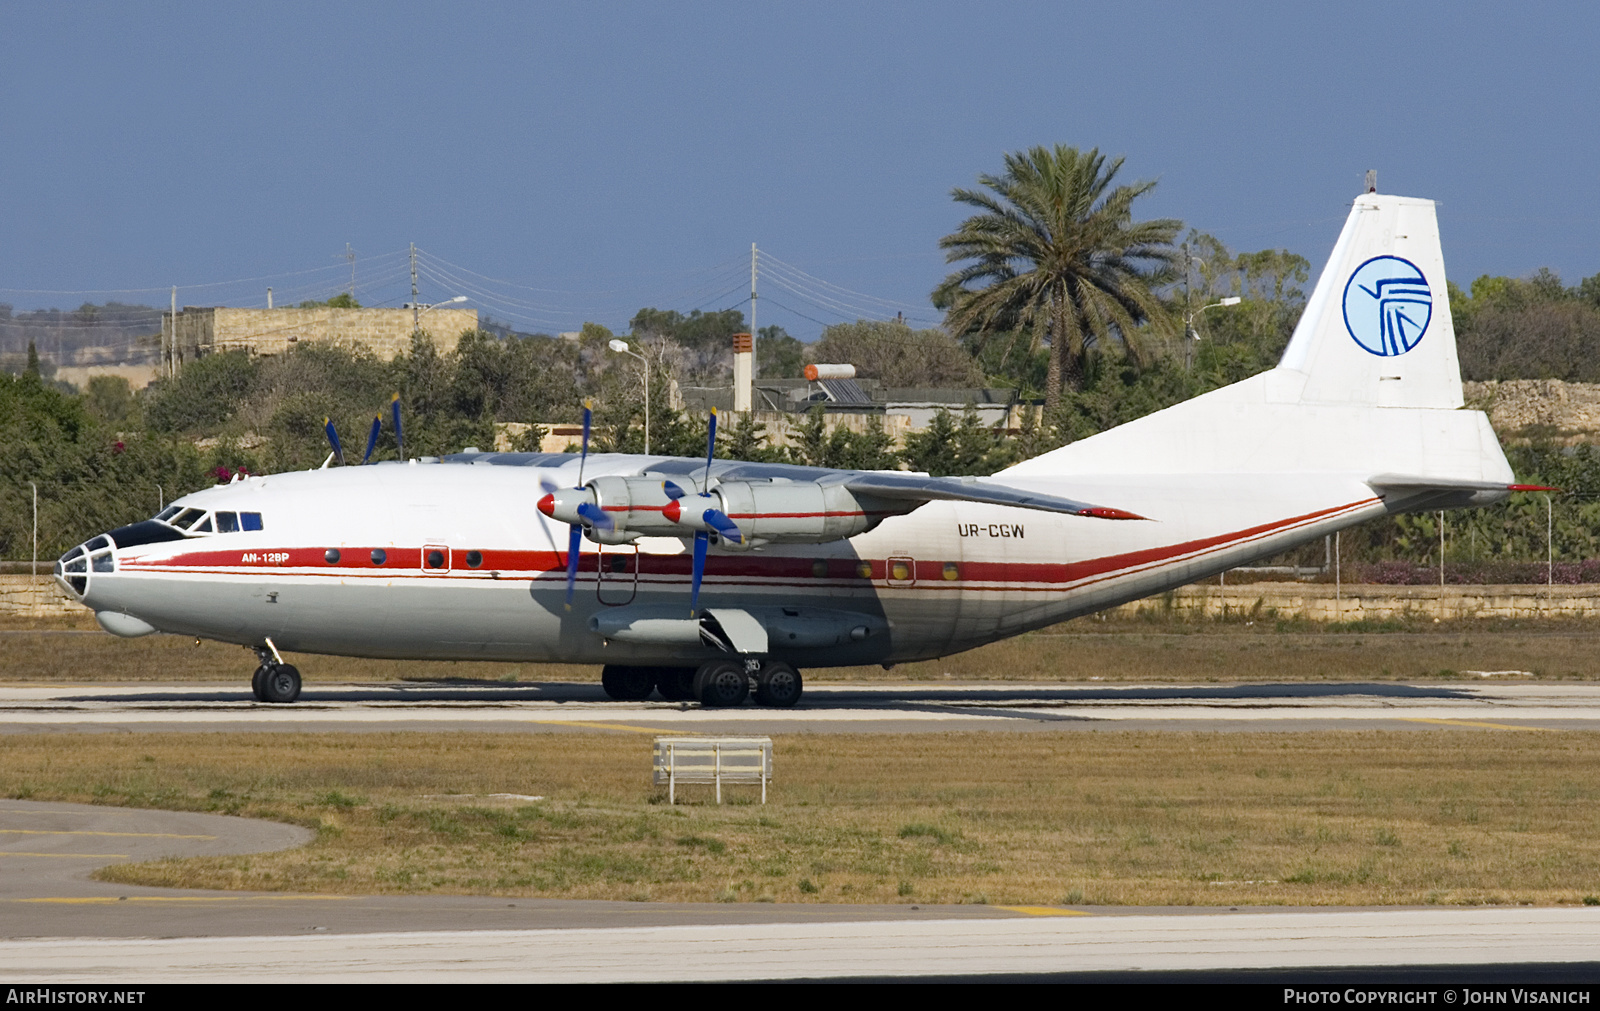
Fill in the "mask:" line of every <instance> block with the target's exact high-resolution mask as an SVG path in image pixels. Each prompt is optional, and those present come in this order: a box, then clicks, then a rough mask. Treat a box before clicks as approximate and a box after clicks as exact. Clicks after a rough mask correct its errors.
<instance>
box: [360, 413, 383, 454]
mask: <svg viewBox="0 0 1600 1011" xmlns="http://www.w3.org/2000/svg"><path fill="white" fill-rule="evenodd" d="M382 427H383V415H381V414H375V415H373V417H372V431H370V432H368V433H367V451H366V453H365V454H363V455H362V457H361V465H362V466H366V463H367V461H368V460H371V459H372V451H373V450H374V449H376V448H377V446H378V430H379V429H381V428H382Z"/></svg>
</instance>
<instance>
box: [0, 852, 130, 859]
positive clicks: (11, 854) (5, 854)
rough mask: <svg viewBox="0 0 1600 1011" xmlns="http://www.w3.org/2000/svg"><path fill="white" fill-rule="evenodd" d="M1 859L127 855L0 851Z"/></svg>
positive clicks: (122, 856) (120, 855)
mask: <svg viewBox="0 0 1600 1011" xmlns="http://www.w3.org/2000/svg"><path fill="white" fill-rule="evenodd" d="M0 857H66V858H75V859H78V860H126V859H128V854H126V853H24V852H22V851H21V850H0Z"/></svg>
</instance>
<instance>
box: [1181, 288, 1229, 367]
mask: <svg viewBox="0 0 1600 1011" xmlns="http://www.w3.org/2000/svg"><path fill="white" fill-rule="evenodd" d="M1243 301H1244V299H1242V298H1240V297H1239V296H1238V295H1229V296H1228V297H1227V298H1225V299H1222V300H1221V301H1218V302H1212V303H1211V304H1210V305H1202V306H1201V307H1200V308H1198V309H1196V310H1194V311H1193V312H1189V313H1185V314H1184V316H1183V367H1184V368H1186V369H1192V368H1194V344H1193V342H1194V341H1197V340H1199V339H1200V334H1199V333H1198V332H1196V330H1195V328H1194V320H1195V317H1196V316H1199V315H1200V314H1201V313H1203V312H1205V311H1206V310H1207V309H1215V308H1216V307H1217V306H1219V305H1220V306H1230V305H1238V304H1239V303H1240V302H1243Z"/></svg>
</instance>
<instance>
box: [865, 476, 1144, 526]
mask: <svg viewBox="0 0 1600 1011" xmlns="http://www.w3.org/2000/svg"><path fill="white" fill-rule="evenodd" d="M843 484H844V486H845V487H846V488H848V489H850V491H851V492H853V493H855V494H857V495H869V496H871V497H873V498H880V499H891V500H895V501H902V502H933V501H944V502H982V503H984V504H987V505H1001V506H1016V507H1017V508H1020V509H1038V510H1041V511H1043V512H1052V513H1066V514H1067V515H1069V516H1094V517H1097V518H1099V519H1107V520H1142V519H1144V517H1143V516H1140V515H1137V514H1136V513H1131V512H1128V511H1127V510H1125V509H1113V508H1110V507H1108V506H1097V505H1091V504H1089V503H1088V502H1078V501H1075V500H1073V499H1068V498H1061V497H1060V496H1057V495H1046V494H1044V493H1042V492H1036V491H1025V490H1024V489H1021V488H1012V487H1010V486H1008V485H1003V484H994V483H992V482H989V481H979V480H977V479H976V478H970V477H968V478H960V477H923V476H920V475H915V474H885V473H879V472H876V471H851V472H849V473H848V476H847V477H846V478H845V479H844V481H843Z"/></svg>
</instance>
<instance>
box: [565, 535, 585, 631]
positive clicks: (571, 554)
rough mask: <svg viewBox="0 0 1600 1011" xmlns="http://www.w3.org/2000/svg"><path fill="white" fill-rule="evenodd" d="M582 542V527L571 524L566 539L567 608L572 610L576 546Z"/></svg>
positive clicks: (576, 576) (576, 557) (576, 572)
mask: <svg viewBox="0 0 1600 1011" xmlns="http://www.w3.org/2000/svg"><path fill="white" fill-rule="evenodd" d="M582 544H583V528H582V527H580V526H578V525H577V524H576V523H574V524H573V525H572V536H571V537H569V538H568V539H567V610H569V611H570V610H572V591H573V589H575V588H576V587H577V585H578V548H579V547H581V546H582Z"/></svg>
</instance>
